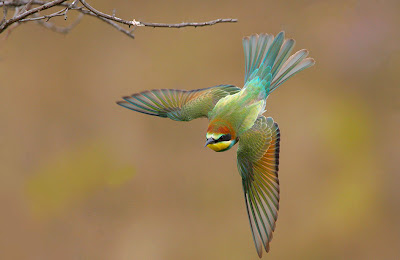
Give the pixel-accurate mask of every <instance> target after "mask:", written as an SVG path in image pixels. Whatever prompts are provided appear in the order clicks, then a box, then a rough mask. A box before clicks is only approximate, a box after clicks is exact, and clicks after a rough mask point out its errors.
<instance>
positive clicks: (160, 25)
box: [139, 18, 238, 28]
mask: <svg viewBox="0 0 400 260" xmlns="http://www.w3.org/2000/svg"><path fill="white" fill-rule="evenodd" d="M237 21H238V20H237V19H232V18H228V19H216V20H213V21H209V22H203V23H174V24H166V23H146V22H139V23H140V24H141V25H142V26H150V27H153V28H156V27H160V28H182V27H188V26H191V27H202V26H208V25H214V24H217V23H236V22H237Z"/></svg>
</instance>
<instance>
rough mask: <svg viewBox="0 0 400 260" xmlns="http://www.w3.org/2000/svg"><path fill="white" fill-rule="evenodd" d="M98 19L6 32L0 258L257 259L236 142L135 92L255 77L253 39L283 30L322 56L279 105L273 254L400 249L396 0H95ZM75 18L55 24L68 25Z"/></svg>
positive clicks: (390, 255)
mask: <svg viewBox="0 0 400 260" xmlns="http://www.w3.org/2000/svg"><path fill="white" fill-rule="evenodd" d="M89 3H90V4H91V5H92V6H94V7H95V8H97V9H98V10H101V11H103V12H107V13H112V10H113V9H114V8H115V9H116V15H117V16H119V17H121V18H124V19H133V18H135V19H136V20H139V21H146V22H166V23H177V22H182V21H198V22H201V21H208V20H213V19H216V18H238V19H239V22H238V23H232V24H217V25H215V26H210V27H203V28H183V29H157V28H156V29H153V28H143V27H142V28H137V29H136V31H135V32H136V33H135V36H136V39H134V40H132V39H130V38H128V37H127V36H125V35H123V34H122V33H120V32H118V31H116V30H115V29H113V28H111V27H110V26H108V25H106V24H105V23H103V22H101V21H100V20H98V19H94V18H92V17H84V19H83V20H82V21H81V23H80V24H79V25H78V26H77V27H76V28H75V29H74V30H73V31H71V32H70V33H69V34H68V35H60V34H57V33H54V32H51V31H49V30H46V29H45V28H43V27H40V26H39V25H37V24H34V23H28V24H23V25H21V26H19V27H17V28H15V29H13V31H12V32H11V33H10V34H9V35H8V38H7V39H4V37H5V34H6V33H4V34H2V35H0V93H1V95H0V122H1V125H0V207H1V213H0V231H1V235H0V257H1V258H2V259H258V257H257V254H256V251H255V248H254V245H253V241H252V237H251V232H250V227H249V223H248V219H247V215H246V210H245V203H244V200H243V194H242V187H241V180H240V176H239V174H238V172H237V169H236V152H235V150H236V149H232V150H230V151H228V152H225V153H215V152H213V151H211V150H210V149H207V148H204V142H205V130H206V128H207V120H205V119H200V120H195V121H192V122H189V123H181V122H174V121H172V120H167V119H160V118H156V117H150V116H146V115H142V114H139V113H134V112H132V111H129V110H127V109H124V108H122V107H119V106H117V105H116V104H115V101H117V100H119V99H120V97H121V96H124V95H128V94H132V93H134V92H138V91H142V90H146V89H153V88H182V89H196V88H203V87H209V86H213V85H218V84H235V85H237V86H242V85H243V77H244V58H243V51H242V45H241V39H242V37H243V36H247V35H250V34H253V33H264V32H266V33H273V34H277V33H278V32H279V31H281V30H285V31H286V35H287V37H291V38H294V39H296V41H297V44H296V47H295V50H299V49H302V48H307V49H308V50H310V56H311V57H313V58H315V60H316V62H317V63H316V65H315V66H314V67H312V68H311V69H307V70H305V71H303V72H301V73H300V74H298V75H296V76H295V77H294V78H293V79H290V80H289V81H287V82H286V83H285V84H283V85H282V86H281V87H280V88H279V89H278V90H277V91H276V92H274V93H273V94H272V95H271V96H270V97H269V99H268V103H267V110H268V111H267V113H266V115H268V116H272V117H273V118H274V119H275V120H276V121H277V122H278V123H279V126H280V128H281V156H280V162H281V164H280V172H279V174H280V175H279V176H280V183H281V202H280V205H281V206H280V211H279V218H278V222H277V228H276V230H275V233H274V238H273V241H272V243H271V251H270V253H269V254H268V255H266V256H264V258H265V259H398V258H399V257H400V250H399V245H400V236H399V234H400V224H399V219H400V189H399V184H400V167H399V156H400V151H399V148H400V101H399V94H400V86H399V77H400V76H399V69H400V52H399V50H400V48H399V42H400V41H399V40H400V33H399V29H398V28H399V26H400V18H399V15H398V14H399V11H400V4H399V2H398V1H394V0H393V1H383V0H381V1H379V0H377V1H372V0H371V1H342V0H339V1H305V0H304V1H159V0H152V1H137V2H133V1H122V0H120V1H105V0H103V1H100V0H98V1H89ZM74 17H76V14H74V13H73V12H72V11H70V13H69V19H68V21H67V22H65V21H64V20H63V18H62V17H57V18H53V19H52V20H51V21H52V22H55V23H57V24H58V25H64V24H68V23H70V22H72V21H73V18H74Z"/></svg>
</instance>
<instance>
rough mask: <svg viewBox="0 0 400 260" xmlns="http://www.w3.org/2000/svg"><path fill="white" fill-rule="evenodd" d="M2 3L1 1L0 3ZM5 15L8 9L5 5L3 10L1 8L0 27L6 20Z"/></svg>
mask: <svg viewBox="0 0 400 260" xmlns="http://www.w3.org/2000/svg"><path fill="white" fill-rule="evenodd" d="M2 2H3V1H2ZM7 13H8V8H7V6H6V5H5V6H4V8H3V19H2V20H1V22H0V25H2V24H3V23H5V22H6V20H7Z"/></svg>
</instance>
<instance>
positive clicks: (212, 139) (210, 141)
mask: <svg viewBox="0 0 400 260" xmlns="http://www.w3.org/2000/svg"><path fill="white" fill-rule="evenodd" d="M213 143H215V140H214V138H208V139H207V141H206V145H205V146H204V147H206V146H207V145H209V144H213Z"/></svg>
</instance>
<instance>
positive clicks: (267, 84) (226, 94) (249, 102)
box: [117, 32, 315, 257]
mask: <svg viewBox="0 0 400 260" xmlns="http://www.w3.org/2000/svg"><path fill="white" fill-rule="evenodd" d="M284 38H285V36H284V32H280V33H279V34H278V35H277V36H276V37H274V36H273V35H269V34H260V35H257V34H256V35H252V36H249V37H245V38H243V48H244V55H245V67H246V70H245V79H244V87H243V88H241V89H240V88H238V87H235V86H233V85H218V86H214V87H209V88H204V89H196V90H177V89H156V90H151V91H144V92H141V93H137V94H133V95H131V96H126V97H123V99H124V101H118V102H117V104H118V105H121V106H123V107H126V108H129V109H132V110H134V111H137V112H141V113H144V114H148V115H152V116H159V117H168V118H170V119H172V120H176V121H190V120H192V119H195V118H200V117H207V118H208V120H209V124H208V129H207V134H206V139H207V140H206V146H207V147H209V148H211V149H212V150H214V151H216V152H222V151H226V150H229V149H230V148H232V146H234V145H235V144H236V143H239V146H238V149H237V167H238V170H239V173H240V175H241V177H242V185H243V191H244V199H245V202H246V208H247V214H248V217H249V221H250V227H251V231H252V234H253V240H254V243H255V246H256V249H257V253H258V255H259V257H261V256H262V248H263V247H264V248H265V250H266V251H267V252H268V251H269V242H270V241H271V239H272V232H273V231H274V230H275V222H276V220H277V213H278V209H279V180H278V165H279V141H280V131H279V127H278V124H277V123H276V122H274V120H273V119H272V118H271V117H264V116H263V113H264V112H265V104H266V100H267V98H268V96H269V95H270V94H271V93H272V92H273V91H274V90H275V89H276V88H277V87H279V86H280V85H281V84H282V83H283V82H285V81H286V80H287V79H289V78H290V77H291V76H293V75H294V74H296V73H297V72H299V71H301V70H303V69H306V68H308V67H311V66H312V65H314V63H315V61H314V60H313V59H311V58H306V57H307V55H308V51H307V50H300V51H298V52H296V53H295V54H293V55H291V56H289V55H290V53H291V51H292V49H293V47H294V44H295V41H294V40H293V39H286V40H285V39H284Z"/></svg>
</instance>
